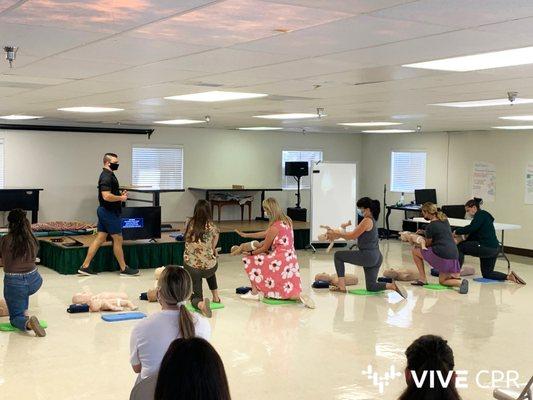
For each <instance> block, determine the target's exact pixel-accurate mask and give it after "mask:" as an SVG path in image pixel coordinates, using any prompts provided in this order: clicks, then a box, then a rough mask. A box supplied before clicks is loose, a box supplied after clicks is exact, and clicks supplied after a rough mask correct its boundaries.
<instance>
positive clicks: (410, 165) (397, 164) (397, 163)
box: [391, 151, 426, 193]
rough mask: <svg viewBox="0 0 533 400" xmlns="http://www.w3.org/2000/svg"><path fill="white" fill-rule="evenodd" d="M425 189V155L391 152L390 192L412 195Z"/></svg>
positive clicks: (421, 152) (420, 153) (415, 152)
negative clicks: (418, 190) (416, 190)
mask: <svg viewBox="0 0 533 400" xmlns="http://www.w3.org/2000/svg"><path fill="white" fill-rule="evenodd" d="M425 187H426V153H425V152H423V151H393V152H392V154H391V191H392V192H405V193H412V192H414V191H415V189H424V188H425Z"/></svg>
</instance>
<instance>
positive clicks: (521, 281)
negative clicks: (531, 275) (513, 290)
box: [511, 271, 526, 285]
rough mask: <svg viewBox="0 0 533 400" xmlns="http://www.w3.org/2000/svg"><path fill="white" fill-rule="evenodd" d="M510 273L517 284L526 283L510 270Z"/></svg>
mask: <svg viewBox="0 0 533 400" xmlns="http://www.w3.org/2000/svg"><path fill="white" fill-rule="evenodd" d="M511 275H513V276H514V278H515V279H516V282H517V283H519V284H521V285H525V284H526V281H525V280H523V279H522V278H520V277H519V276H518V275H517V273H516V272H514V271H511Z"/></svg>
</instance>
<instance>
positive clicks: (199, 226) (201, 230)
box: [185, 200, 212, 243]
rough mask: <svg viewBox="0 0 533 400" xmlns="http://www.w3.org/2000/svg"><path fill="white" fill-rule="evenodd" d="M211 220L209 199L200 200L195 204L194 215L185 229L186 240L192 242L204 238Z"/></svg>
mask: <svg viewBox="0 0 533 400" xmlns="http://www.w3.org/2000/svg"><path fill="white" fill-rule="evenodd" d="M211 220H212V216H211V203H209V201H207V200H198V202H197V203H196V205H195V206H194V215H193V217H192V218H191V219H190V220H189V223H188V224H187V228H186V229H185V241H186V242H187V243H191V242H198V241H201V240H203V237H204V234H205V232H206V228H207V224H209V223H210V222H211Z"/></svg>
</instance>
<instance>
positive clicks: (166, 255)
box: [38, 221, 310, 275]
mask: <svg viewBox="0 0 533 400" xmlns="http://www.w3.org/2000/svg"><path fill="white" fill-rule="evenodd" d="M171 225H172V228H173V229H175V231H174V232H176V231H178V230H179V229H181V230H182V231H183V229H184V224H183V222H181V223H180V222H173V223H171ZM217 225H218V227H219V229H220V239H219V243H218V246H219V247H222V253H229V250H230V248H231V246H233V245H235V244H240V243H243V242H246V241H248V240H250V239H243V238H241V237H240V236H239V235H237V234H236V233H235V229H238V230H241V231H243V232H256V231H261V230H264V229H266V228H267V226H268V222H264V221H250V222H249V221H221V222H220V223H218V224H217ZM171 233H172V232H163V233H162V234H161V239H157V242H155V243H150V242H148V241H146V240H135V241H125V242H124V256H125V258H126V262H127V263H128V265H129V266H131V267H133V268H140V269H144V268H156V267H160V266H162V265H170V264H175V265H182V264H183V251H184V248H185V246H184V243H183V242H180V241H176V240H175V239H174V238H172V237H170V234H171ZM309 235H310V232H309V223H308V222H299V221H295V222H294V245H295V247H296V249H304V248H305V246H307V245H308V244H309ZM38 239H39V243H40V250H39V257H40V259H41V264H42V265H45V266H47V267H49V268H51V269H53V270H55V271H57V272H59V273H60V274H65V275H69V274H76V273H77V270H78V268H79V266H80V265H81V263H82V262H83V260H84V259H85V256H86V254H87V248H88V247H89V245H90V244H91V242H92V241H93V239H94V235H79V236H75V239H76V240H78V241H80V242H81V243H83V246H79V247H66V246H63V243H66V242H70V240H69V239H68V238H65V239H64V242H63V243H55V242H52V239H57V236H54V237H40V238H38ZM91 267H92V268H93V269H94V270H95V271H96V272H102V271H118V264H117V262H116V260H115V258H114V256H113V249H112V247H111V242H106V243H105V244H104V245H103V246H102V248H101V249H100V250H99V251H98V253H97V255H96V257H95V258H94V260H93V262H92V264H91Z"/></svg>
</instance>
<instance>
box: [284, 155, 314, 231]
mask: <svg viewBox="0 0 533 400" xmlns="http://www.w3.org/2000/svg"><path fill="white" fill-rule="evenodd" d="M307 175H309V164H308V162H307V161H287V162H286V163H285V176H292V177H294V179H296V182H297V184H298V190H297V192H296V207H289V208H287V215H288V216H289V217H290V218H291V219H292V220H293V221H304V222H305V221H307V209H306V208H302V207H300V204H301V193H300V183H301V182H300V181H301V179H302V176H307Z"/></svg>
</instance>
